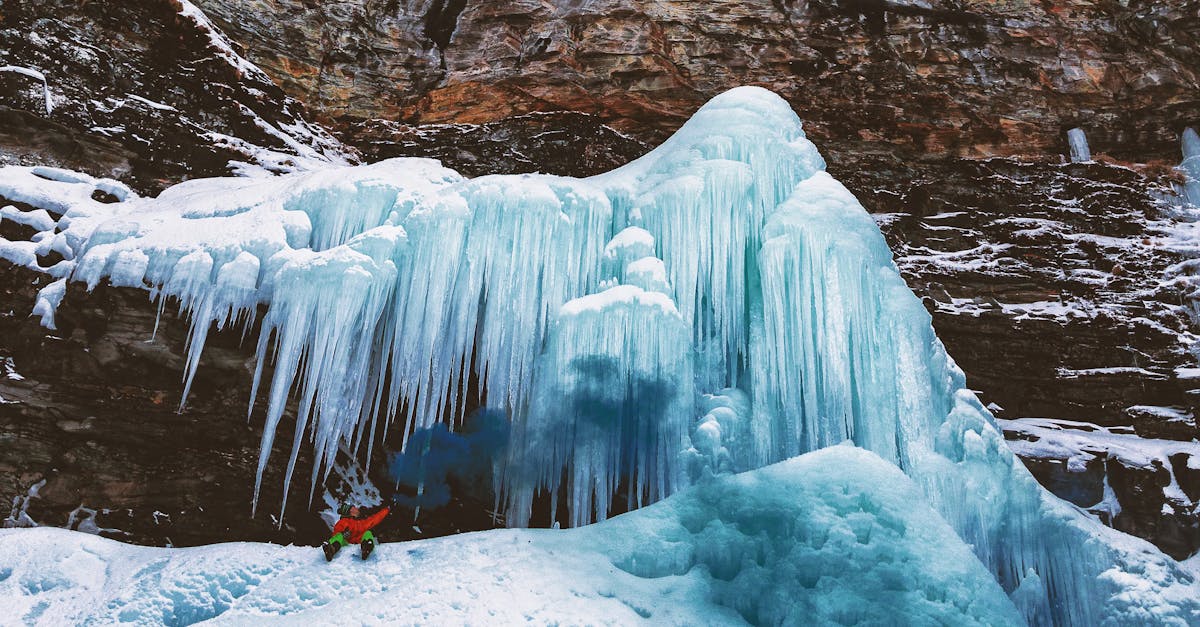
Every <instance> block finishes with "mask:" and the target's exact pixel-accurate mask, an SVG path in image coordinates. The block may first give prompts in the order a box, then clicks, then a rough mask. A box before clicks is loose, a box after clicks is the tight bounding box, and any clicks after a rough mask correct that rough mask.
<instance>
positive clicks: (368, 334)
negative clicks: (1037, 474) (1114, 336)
mask: <svg viewBox="0 0 1200 627" xmlns="http://www.w3.org/2000/svg"><path fill="white" fill-rule="evenodd" d="M3 173H4V176H3V177H0V194H2V195H4V196H6V197H9V198H14V199H17V200H21V201H22V202H28V203H29V204H31V205H34V206H37V207H42V208H45V209H47V210H48V211H50V212H52V213H59V214H62V217H61V218H60V219H59V220H58V222H57V225H56V226H55V228H54V229H53V230H46V231H43V232H42V233H41V234H39V236H38V237H37V238H35V240H36V241H32V242H4V241H0V255H4V256H5V257H6V258H9V259H12V260H14V262H17V263H22V264H28V265H32V266H36V256H37V255H39V254H42V253H43V252H44V251H49V250H61V251H64V252H63V256H64V259H65V261H63V262H61V263H60V264H59V265H58V266H55V268H50V269H46V271H48V272H52V273H54V274H55V275H56V276H60V277H64V281H65V277H67V276H70V277H71V278H73V279H75V280H79V281H84V282H86V283H88V284H89V285H95V284H97V282H99V281H101V280H105V279H107V280H109V281H111V282H113V283H115V284H118V285H127V286H135V285H144V286H146V287H148V288H149V289H150V290H151V292H152V293H153V294H155V295H156V296H158V297H163V296H166V297H170V298H174V299H177V300H178V302H179V303H180V305H181V307H182V308H183V309H184V310H185V311H186V312H187V313H188V314H189V315H190V316H191V319H192V323H193V326H192V334H191V338H190V339H191V344H190V355H189V361H188V379H189V381H190V377H191V375H192V374H193V373H194V370H195V368H196V365H197V364H198V358H199V355H200V352H201V351H202V350H203V346H204V341H205V337H206V334H207V332H208V330H209V328H210V327H211V326H212V325H214V324H215V325H217V326H218V327H220V326H223V325H239V324H241V325H245V324H248V323H250V322H252V321H253V319H254V317H255V316H256V315H257V313H258V307H259V306H260V305H265V307H266V314H265V316H266V317H265V319H264V320H263V324H262V331H261V333H260V335H259V341H258V359H259V363H258V370H257V372H256V374H255V383H254V387H255V390H256V392H257V391H258V390H259V388H260V387H262V386H260V382H259V379H260V378H261V375H262V373H263V372H264V364H265V363H266V361H267V360H269V359H273V360H274V363H275V367H274V370H273V376H272V380H271V381H270V382H269V384H268V385H267V386H265V388H264V389H265V390H266V393H267V394H269V409H268V416H267V422H266V427H265V432H264V434H263V446H262V453H261V457H260V464H259V470H260V472H259V475H260V477H261V475H262V469H263V468H265V467H266V464H267V463H268V462H269V460H268V453H269V451H270V450H271V444H272V440H273V438H274V434H275V431H276V428H277V426H278V424H279V421H280V419H281V418H282V416H283V410H284V406H285V404H286V402H287V400H288V394H289V392H290V391H291V390H293V389H296V390H298V397H299V398H298V400H299V407H300V410H299V412H298V421H299V425H298V426H297V429H296V430H295V434H296V435H295V441H294V443H293V456H292V459H291V460H290V461H289V465H288V467H289V470H288V473H287V474H288V479H287V480H288V481H289V482H290V481H291V469H292V467H293V466H294V464H295V451H297V450H299V448H300V447H301V446H303V445H304V441H303V439H304V437H305V436H306V434H308V435H311V437H312V442H313V446H314V447H315V451H316V464H315V466H314V468H315V471H314V475H313V476H312V477H311V478H310V480H311V483H312V484H315V483H316V482H317V481H318V480H319V479H320V478H321V477H320V473H321V472H322V471H323V470H327V469H328V467H329V464H331V463H332V460H333V457H334V453H335V452H336V451H337V450H338V448H339V447H344V448H348V449H351V450H354V449H357V448H358V447H359V445H360V444H361V443H362V442H364V441H366V442H368V443H370V442H371V441H372V439H373V438H374V437H375V436H376V433H377V432H378V431H379V429H378V428H377V427H380V425H378V424H377V421H378V420H383V421H384V422H385V424H386V423H387V422H389V421H391V420H392V418H393V417H394V416H397V417H399V420H400V421H401V423H402V428H404V429H405V432H406V433H408V432H410V431H411V430H412V429H414V428H417V427H424V426H429V425H431V424H433V423H435V422H437V421H439V420H440V421H448V422H452V423H453V422H454V421H455V420H457V419H458V417H459V413H460V411H461V408H462V407H463V402H462V401H463V399H461V398H459V394H461V393H462V390H463V389H464V388H466V387H467V386H466V382H467V381H468V380H469V378H470V376H471V374H474V375H476V376H477V377H478V379H479V381H480V385H481V387H482V388H483V389H484V390H486V402H487V404H488V405H490V406H492V407H494V408H496V409H500V410H503V411H505V412H507V413H508V414H509V415H510V416H511V418H512V423H513V425H512V427H513V437H512V443H511V445H510V447H509V451H508V455H507V458H506V460H505V463H504V465H503V466H504V467H503V468H502V469H501V471H502V472H501V477H502V480H501V485H500V490H499V492H500V495H499V497H500V498H503V502H504V504H505V506H506V508H507V517H508V520H509V521H510V522H513V523H516V524H524V523H525V522H526V521H528V518H529V511H530V505H531V502H532V499H533V495H534V494H536V493H538V492H544V493H549V494H550V495H552V497H553V498H557V497H558V496H559V495H562V496H565V497H566V498H567V506H568V510H569V511H570V512H571V514H570V520H566V521H560V522H564V523H571V524H582V523H585V522H588V521H591V520H601V519H603V518H605V517H606V516H607V514H608V512H609V506H610V504H611V498H612V497H613V496H614V494H616V493H617V492H618V490H619V489H623V491H624V493H625V494H626V495H627V500H628V505H629V506H637V505H642V504H646V503H649V502H653V501H655V500H658V499H661V498H663V497H665V496H668V495H670V494H671V493H673V492H675V491H677V490H679V489H680V488H681V487H683V486H685V485H686V484H687V483H688V481H689V480H691V478H692V477H700V476H706V473H705V472H699V473H696V472H693V470H694V469H695V468H697V467H706V468H708V469H709V474H711V473H712V472H718V473H719V472H722V471H723V470H722V469H726V470H727V469H728V467H729V465H730V464H731V463H733V464H735V468H734V470H750V469H753V468H758V467H762V466H765V465H767V464H770V463H773V462H778V461H780V460H784V459H787V458H790V457H793V456H796V455H799V454H802V453H805V452H808V451H813V450H815V449H820V448H823V447H828V446H831V445H834V444H838V443H840V442H842V441H844V440H851V441H853V442H854V443H855V444H857V445H858V446H860V447H863V448H865V449H867V450H870V451H872V452H873V453H875V454H877V455H878V456H879V457H881V458H882V459H883V460H886V461H887V462H890V463H892V464H895V465H896V466H898V467H899V468H900V469H902V470H903V472H904V473H905V474H906V475H908V477H910V478H911V479H912V480H913V481H914V482H915V484H916V485H917V486H919V487H920V488H921V490H922V492H923V493H924V495H925V498H927V499H928V501H929V502H930V503H931V504H932V506H933V508H934V509H935V510H936V511H937V512H939V514H940V516H942V517H943V518H944V519H945V520H946V522H947V523H949V525H950V527H951V528H953V529H954V530H955V532H956V533H957V535H958V536H959V538H960V539H961V540H962V541H963V542H965V543H966V545H968V546H970V547H971V548H972V550H973V551H974V553H975V555H976V556H977V557H978V558H979V559H980V560H981V561H982V563H983V564H984V565H985V566H986V568H987V570H988V571H989V572H991V573H992V574H993V575H994V576H995V578H996V579H997V581H998V582H999V584H1000V585H1001V587H1002V588H1003V589H1004V590H1005V591H1007V592H1008V593H1009V594H1010V595H1011V597H1012V599H1013V601H1014V602H1015V603H1016V605H1017V607H1018V608H1019V609H1020V611H1021V612H1022V614H1023V615H1024V616H1025V618H1026V619H1027V620H1028V621H1030V622H1034V623H1056V624H1098V623H1099V622H1100V621H1101V619H1105V620H1110V621H1113V620H1115V621H1116V622H1118V623H1137V622H1141V621H1144V620H1153V621H1162V622H1168V621H1172V620H1175V621H1180V622H1195V621H1197V620H1200V614H1197V612H1200V603H1198V602H1197V600H1196V591H1197V585H1196V583H1195V582H1194V581H1193V579H1192V578H1191V576H1190V575H1189V574H1188V573H1187V572H1185V571H1183V570H1181V569H1180V568H1179V567H1178V565H1176V564H1175V563H1174V562H1173V561H1171V560H1170V559H1169V558H1166V557H1164V556H1163V555H1162V554H1161V553H1159V552H1157V551H1156V550H1155V549H1153V547H1151V546H1150V545H1148V544H1146V543H1144V542H1141V541H1137V540H1133V539H1130V538H1125V537H1124V536H1121V535H1120V534H1116V533H1115V532H1111V531H1109V530H1105V529H1104V528H1102V527H1100V526H1099V525H1098V524H1097V523H1095V522H1094V521H1092V520H1090V519H1088V518H1086V517H1085V516H1084V515H1082V514H1081V513H1079V512H1078V511H1076V510H1075V509H1073V508H1072V507H1071V506H1069V505H1067V504H1065V503H1064V502H1062V501H1060V500H1058V499H1057V498H1055V497H1053V496H1051V495H1050V494H1049V493H1048V492H1046V491H1045V490H1043V489H1042V488H1041V487H1040V486H1039V485H1038V484H1037V483H1036V481H1034V479H1033V478H1032V476H1030V474H1029V473H1028V471H1026V470H1025V468H1024V466H1023V465H1022V464H1021V463H1020V462H1019V461H1018V460H1017V458H1016V457H1015V456H1014V455H1013V454H1012V453H1011V452H1010V451H1009V450H1008V448H1007V447H1006V446H1005V444H1004V441H1003V438H1002V437H1001V435H1000V433H999V432H998V430H997V429H996V427H995V426H994V423H993V420H992V418H991V416H990V414H989V413H988V412H987V410H986V409H984V408H983V407H982V406H981V405H980V403H979V401H978V400H977V399H976V398H975V396H974V394H973V393H972V392H971V391H970V390H969V389H968V388H967V387H966V385H965V381H964V376H963V374H962V372H961V371H960V370H959V369H958V368H957V367H956V366H955V364H954V363H953V361H952V360H951V359H950V357H949V356H948V355H947V354H946V352H945V350H944V348H943V347H942V344H941V343H940V342H939V341H938V339H937V337H936V336H935V335H934V332H933V328H932V326H931V323H930V318H929V315H928V313H927V312H926V311H925V309H924V308H923V307H922V306H921V303H920V302H919V301H918V300H917V298H916V297H915V296H914V295H913V294H912V292H911V291H909V289H908V288H907V286H906V285H905V284H904V282H903V280H902V279H901V277H900V275H899V274H898V272H897V270H896V268H895V266H894V264H893V263H892V260H891V255H890V252H889V250H888V248H887V246H886V243H885V242H884V240H883V237H882V236H881V234H880V233H879V231H878V229H877V228H876V226H875V224H874V222H873V221H872V220H871V219H870V217H869V216H868V215H867V213H866V212H865V210H863V208H862V207H861V205H860V204H859V203H858V201H857V200H856V199H855V198H854V197H853V195H852V194H850V193H849V192H848V191H847V190H846V189H845V188H844V187H843V186H842V185H841V184H839V183H838V182H837V181H835V180H834V179H833V178H832V177H830V176H829V175H828V174H827V173H825V172H824V162H823V160H822V158H821V156H820V154H819V153H818V152H817V150H816V148H815V147H814V146H813V144H812V143H811V142H809V141H808V140H807V139H806V138H805V136H804V132H803V130H802V126H801V123H800V120H799V119H798V118H797V116H796V115H795V113H794V112H793V111H792V110H791V108H790V107H789V106H788V105H787V103H786V102H784V101H783V100H782V99H780V98H779V97H778V96H776V95H774V94H772V93H770V92H768V91H766V90H763V89H759V88H750V87H745V88H739V89H734V90H731V91H729V92H726V93H725V94H722V95H720V96H718V97H717V98H714V99H713V100H712V101H711V102H710V103H708V104H707V105H705V106H704V107H703V108H702V109H701V110H700V111H698V112H697V113H696V115H695V116H694V117H693V118H692V119H691V120H690V121H689V122H688V123H687V124H685V125H684V127H683V128H681V129H680V130H679V132H677V133H676V134H675V135H674V136H672V137H671V138H670V139H669V140H668V141H667V142H666V143H664V144H663V145H662V146H660V147H659V148H657V149H656V150H654V151H652V152H651V153H649V154H647V155H646V156H644V157H642V158H641V159H638V160H637V161H635V162H633V163H631V164H629V165H628V166H625V167H623V168H620V169H618V170H615V171H613V172H610V173H608V174H604V175H601V176H598V177H594V178H591V179H586V180H576V179H569V178H563V177H553V176H544V175H521V176H486V177H481V178H477V179H471V180H467V179H463V178H462V177H461V176H459V175H458V174H457V173H455V172H453V171H451V170H448V169H446V168H443V167H441V166H440V165H439V164H437V163H436V162H432V161H428V160H420V159H394V160H389V161H384V162H381V163H378V164H375V165H372V166H361V167H354V168H336V169H329V170H324V171H320V172H315V173H308V174H298V175H289V176H285V177H279V178H275V179H266V180H245V179H209V180H205V181H194V182H189V183H185V184H182V185H179V186H176V187H175V188H172V189H170V190H167V191H166V192H164V193H163V194H162V195H161V196H160V197H159V198H157V199H131V200H127V201H126V202H121V203H115V204H111V205H102V204H99V203H96V202H94V201H92V200H91V199H90V194H91V191H92V189H94V187H95V186H96V182H94V181H89V180H76V181H59V182H57V183H54V184H50V183H48V182H47V181H46V180H45V178H43V177H38V176H36V175H35V173H34V172H32V171H30V170H28V169H22V168H5V169H4V170H3ZM39 220H40V216H29V217H28V221H29V222H31V223H33V222H38V221H39ZM631 228H632V229H633V230H631ZM64 264H65V265H64ZM63 287H64V283H56V284H55V286H54V287H53V291H49V292H47V293H45V294H44V300H45V301H46V303H47V306H46V308H45V309H47V310H52V308H53V305H54V303H55V302H57V300H56V299H58V300H61V297H62V294H61V292H62V289H63ZM40 306H41V303H40V302H39V307H40ZM470 370H473V373H472V372H469V371H470ZM704 395H722V396H724V397H728V398H731V399H733V398H737V399H743V401H738V402H730V403H728V404H727V406H704V405H705V404H710V403H708V401H707V400H705V401H704V403H702V402H701V401H702V400H704V399H710V398H713V397H712V396H704ZM702 410H703V411H702ZM689 434H690V436H691V437H690V438H689ZM718 458H719V459H718ZM564 478H565V479H566V483H565V484H564V483H563V481H564ZM260 480H261V479H260ZM551 511H556V508H553V507H552V508H551ZM546 522H551V521H546ZM1135 573H1136V574H1135ZM1113 617H1116V618H1115V619H1114V618H1113Z"/></svg>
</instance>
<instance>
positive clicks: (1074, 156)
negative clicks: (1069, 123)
mask: <svg viewBox="0 0 1200 627" xmlns="http://www.w3.org/2000/svg"><path fill="white" fill-rule="evenodd" d="M1067 143H1068V144H1070V146H1071V163H1084V162H1087V161H1091V160H1092V151H1091V150H1090V149H1089V148H1088V141H1087V135H1085V134H1084V132H1083V129H1081V128H1073V129H1071V130H1069V131H1067Z"/></svg>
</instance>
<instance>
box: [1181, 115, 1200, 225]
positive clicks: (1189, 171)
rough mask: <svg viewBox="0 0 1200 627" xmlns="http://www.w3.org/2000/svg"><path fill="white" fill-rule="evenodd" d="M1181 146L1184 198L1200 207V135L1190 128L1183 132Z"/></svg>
mask: <svg viewBox="0 0 1200 627" xmlns="http://www.w3.org/2000/svg"><path fill="white" fill-rule="evenodd" d="M1180 144H1181V146H1182V149H1183V162H1182V163H1180V164H1179V169H1180V170H1181V171H1183V175H1184V184H1183V197H1184V199H1185V200H1187V202H1190V203H1192V204H1193V205H1195V206H1197V207H1200V134H1197V133H1196V129H1194V128H1191V127H1188V128H1186V129H1184V131H1183V136H1182V137H1181V138H1180Z"/></svg>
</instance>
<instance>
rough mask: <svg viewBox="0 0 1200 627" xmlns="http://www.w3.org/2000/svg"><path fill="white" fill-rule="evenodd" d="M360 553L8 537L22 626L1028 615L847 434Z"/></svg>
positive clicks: (9, 603)
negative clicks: (554, 521) (620, 496)
mask: <svg viewBox="0 0 1200 627" xmlns="http://www.w3.org/2000/svg"><path fill="white" fill-rule="evenodd" d="M351 553H354V552H353V551H343V552H342V554H341V555H339V556H338V557H337V558H335V559H334V561H333V563H332V564H326V563H325V560H324V557H323V556H322V555H321V553H320V551H319V550H317V549H316V548H314V547H291V546H289V547H280V546H274V545H266V544H253V543H234V544H219V545H211V546H205V547H196V548H187V549H159V548H148V547H134V546H129V545H124V544H120V543H118V542H115V541H112V540H107V539H104V538H99V537H95V536H90V535H85V534H80V533H73V532H69V531H64V530H60V529H49V528H46V529H29V530H11V531H0V598H4V599H5V610H6V612H5V615H6V618H7V619H12V620H15V621H18V622H23V623H27V624H64V623H68V624H80V623H93V622H94V623H103V624H110V623H125V622H134V623H143V624H191V623H195V622H200V621H205V620H208V621H212V623H213V624H242V623H249V622H262V621H264V620H265V621H267V622H275V621H281V620H283V621H287V622H290V623H300V622H304V623H308V624H346V623H355V624H359V623H364V624H412V623H416V624H515V623H518V622H522V623H524V622H532V623H534V624H552V623H572V624H573V623H577V622H579V621H580V620H585V621H587V622H590V623H597V624H675V625H680V624H706V625H738V624H746V623H747V622H749V623H752V624H851V623H874V624H879V623H889V624H890V623H901V624H952V625H1018V624H1021V617H1020V615H1019V614H1018V613H1017V610H1016V608H1015V607H1014V606H1013V604H1012V602H1011V601H1009V599H1008V598H1007V597H1006V596H1005V594H1004V592H1003V590H1001V589H1000V587H999V586H998V585H996V582H995V581H994V580H993V579H992V578H991V576H990V575H989V573H988V572H987V570H986V569H985V568H984V566H983V565H982V564H981V563H980V562H979V561H978V560H977V559H976V558H975V557H974V556H973V555H972V554H971V551H970V549H969V548H968V547H966V546H965V545H964V544H962V542H960V541H959V540H957V539H956V537H955V534H954V531H953V530H952V529H950V528H949V527H948V526H947V525H946V523H945V522H944V521H943V520H942V519H941V518H940V517H939V516H938V515H937V514H936V513H935V512H933V510H931V509H930V508H929V507H928V506H927V505H925V504H924V501H923V499H922V498H921V496H920V489H919V488H918V487H917V486H916V485H914V484H913V483H912V482H911V481H909V480H908V479H907V478H906V477H905V476H904V475H903V474H902V473H901V472H900V471H899V470H898V469H897V468H895V467H894V466H892V465H891V464H888V463H886V462H884V461H883V460H881V459H879V458H878V457H877V456H875V455H872V454H870V453H867V452H865V451H862V450H860V449H855V448H853V447H849V446H838V447H833V448H830V449H828V450H824V451H819V452H815V453H812V454H809V455H806V456H803V457H799V458H796V459H793V460H789V461H787V462H783V463H780V464H777V465H774V466H771V467H768V468H764V469H761V470H758V471H754V472H751V473H746V474H743V475H739V476H736V477H729V478H726V479H723V480H719V481H715V482H713V483H710V484H706V485H704V486H699V487H697V488H693V489H691V490H688V491H685V492H682V493H679V494H676V495H675V496H674V497H672V498H669V499H667V500H665V501H662V502H659V503H658V504H656V505H653V506H650V507H647V508H644V509H642V510H639V511H637V512H632V513H629V514H625V515H622V516H619V517H617V518H614V519H612V520H609V521H607V522H605V523H601V524H597V525H592V526H588V527H583V528H579V529H571V530H548V529H544V530H495V531H486V532H479V533H472V534H464V535H458V536H452V537H446V538H438V539H434V540H423V541H417V542H407V543H384V544H383V545H381V546H380V547H379V548H378V549H377V550H376V552H375V554H374V556H372V558H371V559H370V560H368V561H367V562H362V561H360V560H359V559H358V557H357V556H356V555H352V554H351Z"/></svg>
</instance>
